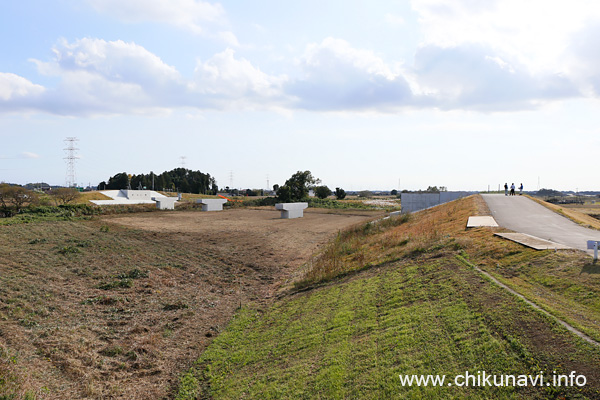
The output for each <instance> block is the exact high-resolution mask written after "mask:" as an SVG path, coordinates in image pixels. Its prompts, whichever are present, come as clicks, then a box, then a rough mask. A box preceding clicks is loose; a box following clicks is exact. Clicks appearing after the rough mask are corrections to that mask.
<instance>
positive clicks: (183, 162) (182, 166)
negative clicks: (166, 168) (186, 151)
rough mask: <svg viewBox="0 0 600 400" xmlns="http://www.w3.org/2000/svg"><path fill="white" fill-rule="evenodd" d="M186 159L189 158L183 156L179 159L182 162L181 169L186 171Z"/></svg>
mask: <svg viewBox="0 0 600 400" xmlns="http://www.w3.org/2000/svg"><path fill="white" fill-rule="evenodd" d="M186 158H187V157H186V156H181V157H179V159H180V160H181V168H184V169H185V159H186Z"/></svg>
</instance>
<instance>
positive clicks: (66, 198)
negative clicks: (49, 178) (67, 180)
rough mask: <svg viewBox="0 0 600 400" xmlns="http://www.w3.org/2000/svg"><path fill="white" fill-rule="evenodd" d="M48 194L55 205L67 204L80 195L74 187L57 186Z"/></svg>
mask: <svg viewBox="0 0 600 400" xmlns="http://www.w3.org/2000/svg"><path fill="white" fill-rule="evenodd" d="M50 194H51V195H52V197H53V198H54V202H55V203H56V205H57V206H58V205H61V204H69V203H71V202H73V201H75V200H77V199H78V198H79V196H80V193H79V191H78V190H77V189H75V188H58V189H54V190H53V191H52V192H51V193H50Z"/></svg>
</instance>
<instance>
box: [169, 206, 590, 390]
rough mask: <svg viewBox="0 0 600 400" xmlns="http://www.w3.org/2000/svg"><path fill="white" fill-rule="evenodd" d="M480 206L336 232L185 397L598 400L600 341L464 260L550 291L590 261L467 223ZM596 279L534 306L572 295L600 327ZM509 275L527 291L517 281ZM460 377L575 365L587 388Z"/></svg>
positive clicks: (203, 363) (210, 359) (560, 370)
mask: <svg viewBox="0 0 600 400" xmlns="http://www.w3.org/2000/svg"><path fill="white" fill-rule="evenodd" d="M483 212H485V207H484V205H483V204H482V202H481V199H478V198H470V199H464V200H461V201H459V202H454V203H451V204H447V205H444V206H441V207H437V208H436V209H433V210H428V211H425V212H423V213H419V214H418V215H414V216H412V217H411V218H406V217H405V218H404V219H400V218H399V219H396V220H386V221H383V222H381V223H370V224H366V225H360V226H356V227H354V228H353V229H350V230H348V231H346V232H341V233H340V234H339V235H338V237H337V238H335V239H334V240H333V241H332V243H331V244H330V246H329V247H327V248H326V249H324V250H323V252H322V253H320V254H318V255H316V256H315V258H314V259H313V260H312V261H311V262H310V263H308V264H307V266H306V271H305V278H304V279H303V280H302V281H301V282H298V284H297V285H296V290H298V291H296V292H294V291H292V292H291V293H290V294H289V295H287V296H285V297H283V298H281V299H280V300H278V301H276V302H275V303H274V304H273V306H272V307H270V308H267V309H265V310H258V309H252V308H246V309H243V310H241V311H240V312H239V313H238V314H237V315H236V317H235V318H234V319H233V321H232V322H231V323H230V325H229V327H228V329H227V330H226V331H225V332H224V333H223V334H221V335H220V336H219V337H218V338H217V339H216V340H215V341H214V342H213V343H212V345H211V346H210V347H209V348H208V350H207V351H206V352H205V353H204V354H203V356H202V357H201V358H200V359H199V360H198V361H197V363H196V365H195V366H194V367H193V368H192V369H191V370H190V371H188V373H186V374H184V375H183V376H182V378H181V384H180V388H179V394H178V397H177V398H179V399H192V398H215V399H232V398H236V399H237V398H249V399H255V398H259V399H280V398H289V399H292V398H293V399H313V398H317V399H318V398H322V399H345V398H356V399H376V398H377V399H379V398H408V399H438V398H455V399H462V398H465V399H466V398H469V399H473V398H474V399H489V398H493V399H505V398H506V399H509V398H540V399H545V398H598V397H599V396H600V391H599V389H600V379H599V378H600V372H599V371H600V368H599V367H600V351H599V350H598V348H596V347H593V346H591V345H589V344H587V343H586V342H584V341H583V340H581V339H579V338H577V337H576V336H574V335H573V334H571V333H568V332H567V331H566V330H565V329H564V328H562V326H560V325H559V324H558V323H557V322H556V321H555V320H554V319H552V318H551V317H547V316H546V315H544V314H543V313H541V312H539V311H535V310H533V309H532V308H531V307H529V306H527V305H526V304H525V303H524V302H523V301H521V300H519V299H517V298H516V297H515V296H513V295H511V294H509V293H507V292H506V291H505V290H503V289H501V288H499V287H498V286H496V285H495V284H493V283H491V282H489V281H488V280H486V279H484V278H483V277H482V276H481V275H480V274H479V273H477V272H476V271H475V270H474V269H473V268H472V267H470V266H469V265H468V264H465V263H463V262H461V261H460V259H459V257H457V256H458V255H460V258H468V259H469V260H470V262H471V263H475V264H477V265H479V266H480V267H482V268H487V269H489V270H490V272H492V273H493V274H495V275H499V276H501V277H503V276H504V275H507V274H508V271H510V274H512V275H513V277H518V276H520V277H521V278H520V279H521V281H520V282H527V284H528V285H529V286H530V287H531V288H533V289H531V290H532V292H528V294H531V293H533V292H535V288H542V287H548V286H550V285H545V284H544V283H543V282H544V280H543V279H542V278H543V276H544V275H546V276H547V275H548V273H549V271H550V272H551V273H554V274H559V271H562V269H563V267H561V265H564V262H569V263H574V264H576V263H581V264H585V263H586V262H587V261H586V258H585V256H583V255H582V254H581V253H573V252H564V253H553V252H549V251H544V252H535V251H533V250H530V249H524V248H522V247H520V246H519V245H516V244H514V243H512V242H508V241H504V240H502V239H499V238H495V237H493V235H492V232H491V231H490V230H489V229H477V230H474V231H466V230H465V227H464V226H465V224H466V220H467V217H468V216H469V215H477V214H479V213H483ZM544 269H545V274H544V273H543V271H544ZM515 270H517V271H518V272H517V274H515V273H514V272H513V271H515ZM592 275H593V274H588V275H587V277H581V276H580V277H573V276H572V275H569V273H568V272H567V273H565V274H563V275H562V276H560V279H562V280H563V282H564V283H565V284H566V282H569V283H570V286H571V287H574V288H580V289H572V290H571V291H568V292H569V293H566V294H561V293H560V290H558V289H557V290H554V291H553V292H552V293H553V296H548V297H542V298H538V297H536V301H540V302H541V303H542V304H541V305H543V306H544V307H545V308H548V309H551V311H553V312H555V313H558V312H557V310H556V309H555V308H554V307H556V304H557V303H560V302H561V301H565V302H569V301H572V302H573V303H574V304H576V305H579V306H580V308H581V310H583V311H582V315H584V316H585V317H586V318H588V319H589V328H590V329H593V328H594V327H595V329H596V330H598V325H599V322H598V321H599V319H595V322H594V318H595V317H594V316H595V315H596V312H597V306H596V305H595V303H593V302H585V301H583V299H582V298H581V296H579V295H575V294H573V293H578V292H580V291H582V290H583V291H585V290H587V289H584V288H586V287H588V286H586V285H589V287H590V288H592V289H593V290H596V292H597V289H598V283H597V281H596V280H595V279H596V276H595V275H594V276H592ZM557 276H558V275H557ZM505 278H506V277H505ZM557 279H559V278H557ZM589 279H591V281H589ZM503 280H504V281H506V282H507V283H508V284H509V285H512V286H515V287H517V288H519V289H521V288H522V286H520V285H519V284H518V282H519V281H518V280H511V279H503ZM545 282H548V279H546V281H545ZM551 287H552V286H551ZM554 287H557V288H558V285H555V286H554ZM549 290H551V289H549ZM556 298H560V299H561V300H560V301H558V302H557V301H556ZM560 316H563V315H560ZM575 319H577V318H575ZM578 320H579V319H578ZM581 320H583V319H581ZM466 371H469V373H471V374H477V372H478V371H485V372H486V373H487V374H514V375H522V374H532V375H536V374H538V373H540V371H544V373H545V374H546V376H548V375H552V374H553V371H556V373H557V374H568V373H570V372H571V371H576V372H577V373H578V374H583V375H585V376H586V378H587V385H586V386H585V387H583V388H579V387H575V388H565V387H553V386H546V387H539V386H538V387H531V386H528V387H503V388H496V387H494V388H490V387H487V388H481V387H480V388H476V387H457V386H455V385H453V386H447V383H448V382H450V383H452V384H453V383H454V381H453V380H454V377H455V376H456V375H458V374H465V372H466ZM413 374H416V375H419V374H424V375H436V374H440V375H446V376H447V380H446V383H445V385H444V386H443V387H438V386H427V387H425V386H416V385H414V386H410V387H409V386H402V384H401V381H400V378H399V375H413Z"/></svg>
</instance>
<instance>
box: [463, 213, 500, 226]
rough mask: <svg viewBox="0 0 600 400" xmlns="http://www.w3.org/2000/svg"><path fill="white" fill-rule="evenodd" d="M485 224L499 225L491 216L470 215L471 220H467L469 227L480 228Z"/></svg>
mask: <svg viewBox="0 0 600 400" xmlns="http://www.w3.org/2000/svg"><path fill="white" fill-rule="evenodd" d="M483 226H487V227H497V226H498V224H497V223H496V220H495V219H494V217H490V216H474V217H469V220H468V221H467V228H480V227H483Z"/></svg>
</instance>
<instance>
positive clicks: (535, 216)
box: [482, 194, 600, 254]
mask: <svg viewBox="0 0 600 400" xmlns="http://www.w3.org/2000/svg"><path fill="white" fill-rule="evenodd" d="M482 197H483V199H484V200H485V202H486V203H487V205H488V207H489V209H490V211H491V212H492V216H493V217H494V219H495V220H496V222H498V225H500V226H502V227H504V228H508V229H510V230H513V231H515V232H521V233H527V234H528V235H532V236H536V237H539V238H540V239H546V240H551V241H553V242H556V243H561V244H565V245H567V246H569V247H573V248H575V249H580V250H584V251H588V250H587V241H588V240H600V231H596V230H593V229H588V228H584V227H582V226H579V225H577V224H576V223H574V222H573V221H571V220H569V219H567V218H565V217H563V216H561V215H559V214H557V213H555V212H554V211H551V210H549V209H547V208H546V207H544V206H542V205H540V204H538V203H536V202H535V201H533V200H530V199H528V198H527V197H525V196H519V195H517V196H505V195H503V194H483V195H482ZM589 252H591V253H592V254H593V250H590V251H589Z"/></svg>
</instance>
